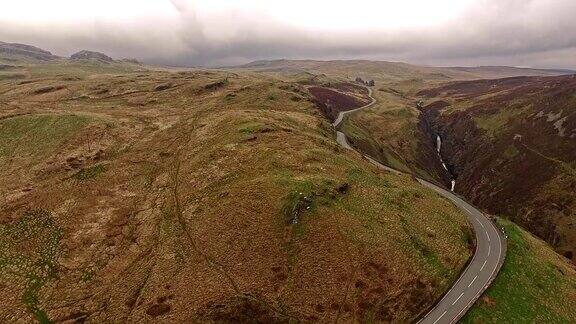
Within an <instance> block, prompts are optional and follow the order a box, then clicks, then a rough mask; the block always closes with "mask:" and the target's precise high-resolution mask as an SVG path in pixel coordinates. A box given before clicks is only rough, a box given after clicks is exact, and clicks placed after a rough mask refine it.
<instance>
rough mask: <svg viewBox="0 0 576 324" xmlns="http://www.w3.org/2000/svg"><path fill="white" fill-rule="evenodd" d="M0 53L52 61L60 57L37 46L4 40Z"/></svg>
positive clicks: (0, 46) (0, 43)
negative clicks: (5, 41)
mask: <svg viewBox="0 0 576 324" xmlns="http://www.w3.org/2000/svg"><path fill="white" fill-rule="evenodd" d="M0 55H2V56H9V57H11V56H17V57H24V58H31V59H35V60H40V61H50V60H54V59H57V58H58V57H57V56H55V55H52V53H50V52H48V51H45V50H43V49H41V48H38V47H35V46H31V45H25V44H18V43H4V42H0Z"/></svg>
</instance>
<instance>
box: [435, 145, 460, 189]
mask: <svg viewBox="0 0 576 324" xmlns="http://www.w3.org/2000/svg"><path fill="white" fill-rule="evenodd" d="M440 149H442V138H441V137H440V135H436V151H437V152H438V157H439V158H440V162H442V166H443V167H444V169H445V170H446V172H448V174H450V177H451V178H452V180H451V181H450V182H451V184H452V187H451V188H450V190H451V191H454V188H455V187H456V179H454V178H453V177H452V174H451V173H450V171H449V170H448V167H446V163H444V159H443V158H442V154H440Z"/></svg>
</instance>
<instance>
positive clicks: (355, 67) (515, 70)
mask: <svg viewBox="0 0 576 324" xmlns="http://www.w3.org/2000/svg"><path fill="white" fill-rule="evenodd" d="M233 68H239V69H255V70H259V71H263V72H286V73H289V72H294V71H297V70H300V71H309V72H315V73H330V72H343V71H350V73H353V72H354V71H364V72H365V73H376V72H384V73H386V74H388V76H389V77H392V78H406V77H415V78H420V77H424V78H429V77H432V78H434V79H438V80H441V79H444V80H446V81H449V80H450V79H453V80H474V79H497V78H506V77H516V76H557V75H565V74H574V73H576V71H573V70H569V69H534V68H523V67H513V66H476V67H461V66H457V67H434V66H419V65H412V64H409V63H403V62H388V61H369V60H329V61H320V60H287V59H278V60H258V61H254V62H250V63H247V64H243V65H239V66H236V67H233Z"/></svg>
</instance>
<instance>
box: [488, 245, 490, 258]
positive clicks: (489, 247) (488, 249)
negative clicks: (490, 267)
mask: <svg viewBox="0 0 576 324" xmlns="http://www.w3.org/2000/svg"><path fill="white" fill-rule="evenodd" d="M488 256H490V245H488Z"/></svg>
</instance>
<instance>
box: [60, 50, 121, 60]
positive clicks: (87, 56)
mask: <svg viewBox="0 0 576 324" xmlns="http://www.w3.org/2000/svg"><path fill="white" fill-rule="evenodd" d="M70 58H71V59H72V60H98V61H102V62H113V61H114V60H113V59H112V58H111V57H110V56H108V55H106V54H103V53H100V52H92V51H85V50H84V51H80V52H78V53H75V54H72V56H70Z"/></svg>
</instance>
